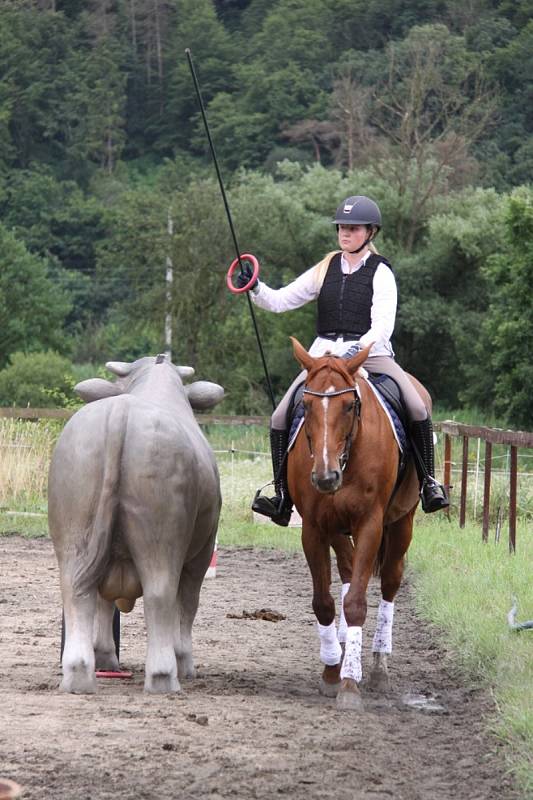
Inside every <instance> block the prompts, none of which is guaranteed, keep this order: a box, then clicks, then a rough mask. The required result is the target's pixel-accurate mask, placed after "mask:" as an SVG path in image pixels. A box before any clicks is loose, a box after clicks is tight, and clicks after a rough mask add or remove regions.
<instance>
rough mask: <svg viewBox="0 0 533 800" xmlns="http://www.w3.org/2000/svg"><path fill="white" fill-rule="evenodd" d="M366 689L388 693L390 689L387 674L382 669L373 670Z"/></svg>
mask: <svg viewBox="0 0 533 800" xmlns="http://www.w3.org/2000/svg"><path fill="white" fill-rule="evenodd" d="M368 688H369V689H372V691H374V692H388V691H389V689H390V679H389V673H388V672H385V670H382V669H373V670H372V672H371V673H370V677H369V679H368Z"/></svg>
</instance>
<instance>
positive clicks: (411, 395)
mask: <svg viewBox="0 0 533 800" xmlns="http://www.w3.org/2000/svg"><path fill="white" fill-rule="evenodd" d="M363 367H364V368H365V369H366V370H368V372H379V373H382V374H384V375H390V377H391V378H394V380H395V381H396V383H397V384H398V386H399V387H400V392H401V394H402V398H403V402H404V404H405V406H406V408H407V413H408V414H409V418H410V420H411V422H421V421H422V420H424V419H426V417H427V416H428V410H427V408H426V406H425V404H424V401H423V400H422V398H421V397H420V395H419V394H418V392H417V390H416V389H415V387H414V386H413V384H412V383H411V381H410V379H409V376H408V375H407V372H404V370H403V369H402V368H401V367H400V365H399V364H397V363H396V361H395V360H394V359H393V358H391V356H371V357H370V358H367V360H366V361H365V363H364V364H363ZM306 376H307V370H303V372H300V374H299V375H298V377H297V378H295V379H294V380H293V382H292V383H291V385H290V386H289V388H288V390H287V391H286V392H285V394H284V395H283V399H282V400H281V402H280V403H279V405H278V406H277V407H276V410H275V411H274V413H273V414H272V418H271V426H272V428H274V429H275V430H278V431H283V430H285V428H286V427H287V413H288V411H289V405H290V402H291V398H292V396H293V394H294V392H295V390H296V388H297V387H298V386H299V385H300V384H301V383H302V382H303V381H304V380H305V378H306Z"/></svg>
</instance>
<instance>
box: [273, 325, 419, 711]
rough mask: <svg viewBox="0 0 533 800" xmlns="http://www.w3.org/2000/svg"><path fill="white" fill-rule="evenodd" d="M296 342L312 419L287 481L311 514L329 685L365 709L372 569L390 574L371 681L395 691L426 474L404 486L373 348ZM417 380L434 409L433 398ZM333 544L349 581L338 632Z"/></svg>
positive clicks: (305, 526)
mask: <svg viewBox="0 0 533 800" xmlns="http://www.w3.org/2000/svg"><path fill="white" fill-rule="evenodd" d="M291 339H292V343H293V349H294V355H295V357H296V359H297V361H299V362H300V364H301V366H302V368H303V369H305V370H307V379H306V383H305V388H304V425H303V427H302V429H301V430H300V433H299V435H298V437H297V439H296V442H295V444H294V446H293V447H292V449H291V450H290V452H289V455H288V465H287V469H288V483H289V491H290V495H291V497H292V498H293V500H294V503H295V505H296V508H297V509H298V511H299V513H300V515H301V517H302V544H303V549H304V553H305V557H306V559H307V563H308V564H309V569H310V571H311V576H312V580H313V611H314V612H315V616H316V618H317V620H318V626H317V627H318V633H319V637H320V658H321V661H322V662H323V664H324V665H325V666H324V671H323V673H322V677H321V680H320V691H321V693H322V694H325V695H327V696H331V697H334V696H336V697H337V707H338V708H340V709H357V708H361V706H362V701H361V694H360V689H359V684H360V682H361V679H362V666H361V642H362V627H363V624H364V622H365V619H366V613H367V602H366V592H367V586H368V582H369V579H370V577H371V575H372V573H373V572H375V574H378V575H379V576H380V578H381V595H382V599H381V602H380V606H379V610H378V620H377V628H376V633H375V636H374V642H373V666H372V672H371V675H370V685H371V686H372V687H373V688H377V689H385V688H387V687H388V670H387V656H388V655H389V654H390V653H391V652H392V617H393V610H394V597H395V595H396V592H397V591H398V589H399V586H400V583H401V579H402V574H403V564H404V557H405V554H406V552H407V548H408V547H409V544H410V542H411V537H412V529H413V518H414V513H415V510H416V506H417V504H418V500H419V486H418V479H417V476H416V471H415V467H414V464H413V463H412V462H411V463H410V464H409V466H408V467H407V470H406V472H405V474H404V477H403V479H402V482H401V484H400V486H398V487H396V482H397V477H398V467H399V458H400V450H399V446H398V444H397V442H396V438H395V436H394V433H393V431H392V428H391V425H390V422H389V419H388V417H387V414H386V412H385V411H384V410H383V407H382V405H381V403H380V402H379V400H378V399H377V397H376V395H375V393H374V390H373V389H372V387H371V386H370V384H369V383H368V381H367V380H366V379H365V377H364V375H363V374H362V373H361V371H359V367H360V366H361V364H363V362H364V361H365V360H366V358H367V356H368V353H369V349H370V348H368V347H367V348H366V349H364V350H362V351H361V352H360V353H358V354H357V355H355V356H353V357H352V358H349V359H346V360H345V359H342V358H336V357H334V356H331V355H329V354H326V355H325V356H322V357H320V358H313V357H312V356H310V355H309V353H308V352H307V351H306V350H305V349H304V348H303V347H302V345H301V344H300V343H299V342H298V341H297V340H296V339H294V338H292V337H291ZM412 380H413V382H414V384H415V385H416V387H417V389H418V391H419V392H420V394H421V396H422V398H423V400H424V402H425V403H426V404H427V406H428V409H429V408H430V406H431V399H430V397H429V394H428V393H427V392H426V390H425V389H424V388H423V387H422V386H421V384H419V383H418V382H416V381H415V379H414V378H413V379H412ZM330 547H332V548H333V550H334V551H335V555H336V558H337V565H338V569H339V574H340V577H341V581H342V583H343V588H342V596H343V597H344V604H343V608H342V607H341V614H340V625H339V631H338V632H337V629H336V626H335V602H334V600H333V597H332V596H331V592H330V584H331V558H330ZM341 643H342V644H343V645H344V653H343V648H342V647H341Z"/></svg>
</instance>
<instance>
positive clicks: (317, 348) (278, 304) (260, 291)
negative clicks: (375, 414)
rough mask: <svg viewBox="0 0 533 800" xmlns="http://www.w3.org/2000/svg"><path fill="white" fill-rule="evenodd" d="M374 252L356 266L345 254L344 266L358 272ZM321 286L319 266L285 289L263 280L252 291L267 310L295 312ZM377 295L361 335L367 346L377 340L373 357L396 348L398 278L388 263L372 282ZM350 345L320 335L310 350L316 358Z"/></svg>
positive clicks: (316, 294)
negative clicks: (317, 270)
mask: <svg viewBox="0 0 533 800" xmlns="http://www.w3.org/2000/svg"><path fill="white" fill-rule="evenodd" d="M369 256H370V253H367V254H366V255H365V256H364V258H362V259H361V261H360V262H359V263H358V264H355V265H354V266H352V265H351V264H350V263H349V262H348V259H347V258H346V257H345V256H344V253H343V254H342V257H341V269H342V271H343V272H344V274H346V275H350V274H351V273H352V272H357V270H358V269H360V268H361V267H362V266H363V264H365V263H366V260H367V258H368V257H369ZM320 289H321V287H320V286H318V285H317V281H316V273H315V267H311V268H310V269H308V270H306V271H305V272H303V273H302V274H301V275H299V276H298V277H297V278H296V279H295V280H294V281H292V283H289V284H287V286H283V287H282V288H281V289H271V288H270V286H267V285H266V283H263V281H259V282H258V284H257V286H256V287H255V289H254V290H253V291H252V292H251V295H252V300H253V302H254V303H255V305H257V306H258V307H259V308H264V309H266V310H267V311H274V312H276V313H280V312H282V311H291V310H292V309H295V308H300V306H303V305H305V304H306V303H310V302H311V300H316V298H317V297H318V295H319V294H320ZM372 289H373V296H372V308H371V310H370V321H371V324H370V329H369V330H368V331H366V333H364V334H363V336H361V338H360V340H359V341H360V342H361V344H362V345H363V347H366V346H367V345H369V344H370V343H371V342H374V344H373V346H372V349H371V351H370V356H393V355H394V351H393V349H392V345H391V343H390V337H391V336H392V332H393V330H394V323H395V320H396V305H397V299H398V295H397V290H396V281H395V279H394V275H393V274H392V271H391V270H390V269H389V267H387V265H386V264H383V262H381V264H378V267H377V269H376V272H375V273H374V279H373V283H372ZM350 344H353V342H349V341H344V340H343V339H342V338H340V337H339V338H338V339H336V340H334V341H332V340H331V339H324V338H323V337H321V336H318V337H317V338H316V339H315V341H314V342H313V344H312V345H311V347H310V348H309V353H310V355H312V356H313V357H315V358H316V357H318V356H321V355H323V354H324V353H325V352H326V350H329V351H330V352H332V353H333V354H334V355H343V354H344V353H345V352H346V351H347V350H348V348H349V347H350Z"/></svg>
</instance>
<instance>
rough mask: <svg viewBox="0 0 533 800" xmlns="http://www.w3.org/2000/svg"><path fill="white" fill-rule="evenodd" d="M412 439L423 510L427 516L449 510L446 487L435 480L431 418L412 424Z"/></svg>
mask: <svg viewBox="0 0 533 800" xmlns="http://www.w3.org/2000/svg"><path fill="white" fill-rule="evenodd" d="M411 439H412V442H413V445H414V447H413V451H414V456H415V466H416V472H417V475H418V480H419V481H420V499H421V500H422V510H423V511H425V512H426V514H431V512H433V511H439V510H440V509H441V508H448V506H449V505H450V502H449V500H448V498H447V496H446V492H445V490H444V487H443V486H441V485H440V483H438V481H436V480H435V478H434V475H435V463H434V450H433V425H432V423H431V417H429V416H428V418H427V419H424V420H422V422H413V423H412V424H411Z"/></svg>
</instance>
